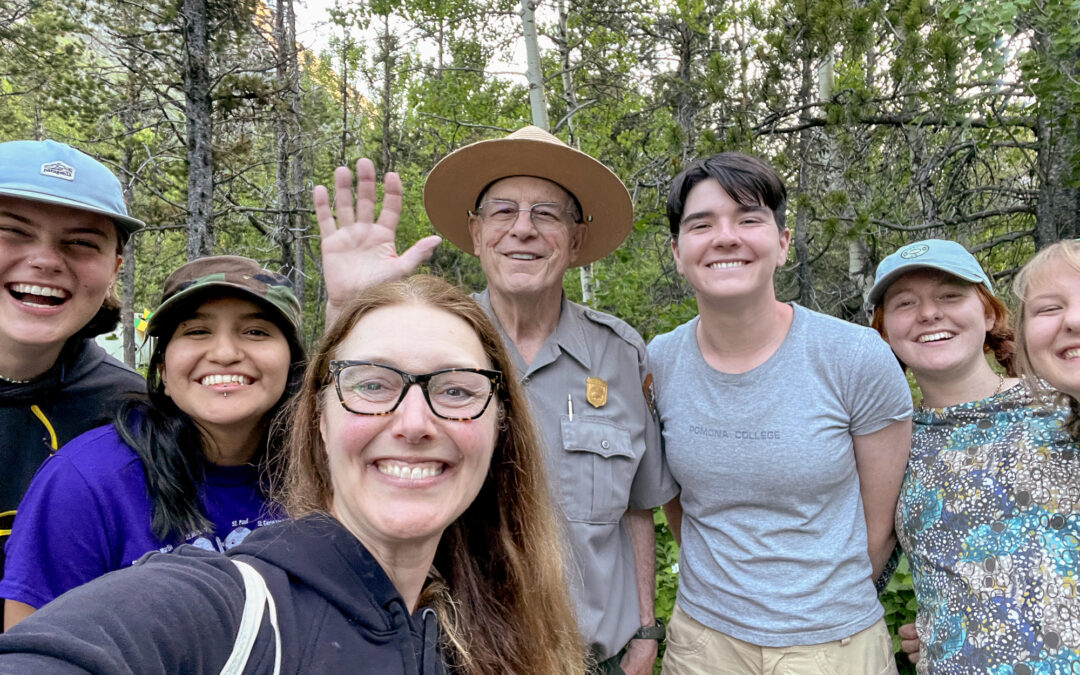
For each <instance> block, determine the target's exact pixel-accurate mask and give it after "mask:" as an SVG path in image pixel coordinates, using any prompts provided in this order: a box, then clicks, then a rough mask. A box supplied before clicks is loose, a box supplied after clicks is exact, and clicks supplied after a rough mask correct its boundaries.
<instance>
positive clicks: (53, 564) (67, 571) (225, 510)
mask: <svg viewBox="0 0 1080 675" xmlns="http://www.w3.org/2000/svg"><path fill="white" fill-rule="evenodd" d="M199 506H200V509H201V511H202V513H203V514H204V515H205V516H206V517H207V519H209V520H210V522H211V523H213V529H212V530H208V531H204V532H194V533H191V534H188V535H187V536H186V537H184V538H183V539H181V538H179V537H172V538H169V539H164V540H163V539H158V538H157V537H155V536H154V534H153V533H152V532H151V530H150V523H151V519H152V517H153V505H152V504H151V501H150V498H149V496H148V495H147V493H146V481H145V479H144V477H143V468H142V461H141V460H140V459H139V457H138V455H136V454H135V451H134V450H132V449H131V448H130V447H129V446H128V445H127V444H125V443H124V442H123V441H122V440H121V439H120V437H119V435H118V434H117V433H116V430H115V429H114V428H113V427H112V426H104V427H98V428H97V429H93V430H91V431H88V432H86V433H84V434H82V435H81V436H78V437H77V438H75V439H73V440H72V441H71V442H70V443H68V444H67V445H65V446H64V447H63V448H61V449H60V450H59V451H58V452H57V453H56V454H54V455H53V456H52V457H50V458H49V459H47V460H46V461H45V463H44V464H42V465H41V468H40V469H39V470H38V472H37V474H35V475H34V479H33V480H32V481H31V483H30V488H29V489H28V490H27V492H26V495H25V496H24V497H23V500H22V502H21V503H20V504H19V509H18V514H17V515H16V517H15V524H14V526H13V527H12V529H11V537H10V538H9V539H8V542H7V546H6V548H5V551H6V553H7V564H6V566H5V569H4V578H3V579H2V580H0V598H7V599H9V600H16V601H18V602H22V603H25V604H27V605H30V606H31V607H37V608H40V607H41V606H42V605H44V604H46V603H47V602H49V601H50V600H52V599H53V598H55V597H57V596H58V595H60V594H61V593H64V592H65V591H68V590H70V589H72V588H75V587H76V586H79V585H81V584H84V583H86V582H88V581H90V580H92V579H95V578H97V577H99V576H101V575H103V574H105V573H107V572H111V571H113V570H117V569H120V568H123V567H127V566H128V565H130V564H131V563H133V562H134V561H136V560H138V559H139V558H140V557H141V556H142V555H143V554H144V553H146V552H148V551H157V550H160V551H170V550H172V549H173V548H174V547H176V546H178V545H180V544H185V543H186V544H194V545H195V546H198V547H200V548H205V549H207V550H215V549H216V550H218V551H225V550H226V549H229V548H232V547H233V546H236V545H237V544H239V543H240V542H241V541H242V540H243V539H244V537H246V536H247V535H248V534H249V533H250V532H251V531H252V530H254V529H255V528H257V527H260V526H262V525H268V524H270V523H273V522H277V521H278V520H281V519H282V517H283V516H281V515H280V513H279V512H278V511H276V510H274V509H273V508H272V507H270V506H269V505H267V503H266V502H265V500H264V499H263V497H262V496H261V495H260V493H259V489H258V471H257V469H256V468H255V467H253V466H250V465H246V466H227V467H226V466H216V465H207V468H206V482H205V483H203V484H202V485H201V486H200V487H199Z"/></svg>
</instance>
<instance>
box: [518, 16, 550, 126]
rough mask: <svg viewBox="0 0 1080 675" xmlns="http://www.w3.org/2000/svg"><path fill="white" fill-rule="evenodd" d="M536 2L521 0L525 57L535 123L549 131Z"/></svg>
mask: <svg viewBox="0 0 1080 675" xmlns="http://www.w3.org/2000/svg"><path fill="white" fill-rule="evenodd" d="M535 9H536V3H535V2H533V1H532V0H521V25H522V28H523V29H524V33H525V59H526V63H527V65H528V71H527V72H526V76H527V77H528V79H529V106H530V108H531V110H532V121H533V124H535V125H536V126H538V127H540V128H541V129H543V130H545V131H547V130H548V128H549V126H548V112H547V103H546V102H545V101H544V71H543V69H542V68H541V64H540V43H539V42H538V41H537V39H536V15H535V13H534V10H535Z"/></svg>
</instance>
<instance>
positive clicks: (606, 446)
mask: <svg viewBox="0 0 1080 675" xmlns="http://www.w3.org/2000/svg"><path fill="white" fill-rule="evenodd" d="M600 447H601V448H603V449H605V450H607V449H608V448H610V447H611V443H608V442H607V441H600Z"/></svg>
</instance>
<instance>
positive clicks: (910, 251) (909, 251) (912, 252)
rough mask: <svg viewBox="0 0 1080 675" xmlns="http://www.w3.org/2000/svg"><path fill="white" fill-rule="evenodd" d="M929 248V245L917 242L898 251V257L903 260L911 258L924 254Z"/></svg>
mask: <svg viewBox="0 0 1080 675" xmlns="http://www.w3.org/2000/svg"><path fill="white" fill-rule="evenodd" d="M929 250H930V247H929V246H927V245H926V244H919V245H918V246H912V247H910V248H906V249H904V250H903V251H902V252H901V253H900V257H901V258H903V259H904V260H911V259H912V258H918V257H919V256H921V255H926V253H927V252H928V251H929Z"/></svg>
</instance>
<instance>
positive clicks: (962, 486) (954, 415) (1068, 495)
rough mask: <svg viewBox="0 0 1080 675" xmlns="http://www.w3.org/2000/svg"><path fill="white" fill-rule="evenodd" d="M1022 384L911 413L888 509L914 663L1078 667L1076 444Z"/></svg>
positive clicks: (1015, 670) (1019, 674) (1011, 670)
mask: <svg viewBox="0 0 1080 675" xmlns="http://www.w3.org/2000/svg"><path fill="white" fill-rule="evenodd" d="M1065 417H1066V411H1065V410H1063V409H1059V408H1055V407H1046V406H1043V405H1040V403H1039V402H1038V401H1035V400H1033V399H1032V396H1031V394H1030V393H1029V392H1028V391H1027V389H1026V388H1025V387H1024V385H1022V384H1019V385H1016V386H1015V387H1012V388H1010V389H1008V390H1007V391H1004V392H1002V393H1000V394H998V395H996V396H992V397H990V398H988V399H984V400H982V401H974V402H972V403H965V404H963V405H957V406H952V407H949V408H939V409H934V410H928V409H922V408H920V409H918V410H916V412H915V417H914V422H915V429H914V433H913V437H912V442H911V459H910V461H909V462H908V468H907V472H906V474H905V476H904V485H903V488H902V489H901V493H900V501H899V504H898V505H897V510H896V531H897V533H898V536H899V539H900V544H901V546H903V548H904V551H905V552H906V553H907V556H908V560H909V562H910V565H911V571H912V576H913V579H914V585H915V597H916V599H917V600H918V603H919V609H918V614H917V618H916V627H917V629H918V633H919V638H920V640H921V642H922V647H921V650H920V653H919V664H918V672H920V673H938V674H942V675H944V674H948V675H954V674H959V673H964V674H967V673H986V674H992V675H1066V674H1068V675H1075V674H1080V588H1078V586H1080V582H1078V576H1080V451H1078V447H1077V445H1076V444H1075V443H1074V442H1073V441H1072V440H1071V439H1070V438H1069V437H1068V435H1067V434H1066V433H1065V431H1064V430H1063V429H1062V426H1061V425H1062V422H1063V421H1064V419H1065Z"/></svg>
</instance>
